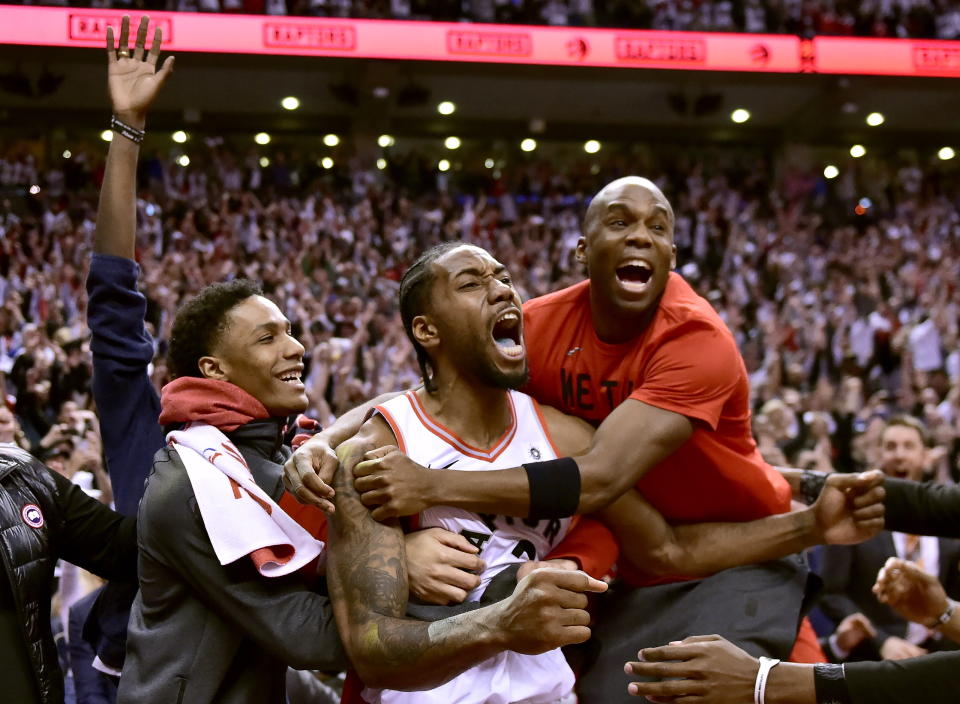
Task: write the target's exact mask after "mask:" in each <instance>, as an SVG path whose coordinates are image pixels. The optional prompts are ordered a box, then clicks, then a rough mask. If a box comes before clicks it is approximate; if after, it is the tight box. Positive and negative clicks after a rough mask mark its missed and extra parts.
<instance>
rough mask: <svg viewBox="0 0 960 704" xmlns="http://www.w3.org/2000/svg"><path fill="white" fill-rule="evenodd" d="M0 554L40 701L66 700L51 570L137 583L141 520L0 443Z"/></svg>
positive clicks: (26, 455)
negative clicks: (61, 563)
mask: <svg viewBox="0 0 960 704" xmlns="http://www.w3.org/2000/svg"><path fill="white" fill-rule="evenodd" d="M0 558H2V560H3V568H4V573H5V576H6V578H7V579H8V580H9V581H10V587H11V591H12V592H13V598H14V602H15V604H16V609H17V613H18V614H19V615H20V621H21V623H22V624H23V643H24V646H25V647H26V648H27V651H28V655H29V659H30V662H31V664H32V665H33V676H34V678H35V682H36V684H37V692H38V694H39V699H38V702H42V704H52V703H59V702H62V701H63V674H62V673H61V672H60V666H59V664H58V662H57V651H56V647H55V646H54V642H53V634H52V633H51V630H50V598H51V596H52V590H53V581H54V578H53V570H54V567H56V564H57V560H58V559H59V558H63V559H64V560H67V561H68V562H72V563H73V564H75V565H78V566H80V567H82V568H84V569H86V570H89V571H90V572H93V573H95V574H98V575H100V576H101V577H106V578H108V579H120V580H135V579H136V576H137V571H136V570H137V544H136V521H135V519H133V518H125V517H123V516H121V515H120V514H118V513H116V512H114V511H112V510H110V509H109V508H108V507H106V506H104V505H103V504H101V503H100V502H99V501H96V500H94V499H92V498H90V497H89V496H87V495H86V494H85V493H84V492H83V490H82V489H80V487H78V486H75V485H74V484H71V483H70V481H69V480H67V479H66V478H64V477H62V476H61V475H59V474H57V473H56V472H54V471H52V470H50V469H48V468H47V467H46V466H45V465H43V464H42V463H41V462H39V461H38V460H36V459H34V458H33V457H32V456H31V455H29V454H28V453H26V452H24V451H22V450H20V449H19V448H16V447H13V446H11V445H0Z"/></svg>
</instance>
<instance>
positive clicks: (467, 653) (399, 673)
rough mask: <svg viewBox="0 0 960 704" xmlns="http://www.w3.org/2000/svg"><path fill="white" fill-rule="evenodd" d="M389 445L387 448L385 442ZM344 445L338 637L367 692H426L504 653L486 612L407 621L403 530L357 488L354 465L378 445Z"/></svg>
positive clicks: (338, 480) (336, 554)
mask: <svg viewBox="0 0 960 704" xmlns="http://www.w3.org/2000/svg"><path fill="white" fill-rule="evenodd" d="M380 444H383V443H380ZM374 446H376V445H375V444H372V443H371V442H370V441H369V440H368V439H365V438H363V437H362V436H361V437H358V438H357V439H355V440H354V441H348V442H347V443H345V444H344V445H342V446H341V447H340V448H339V450H338V454H339V455H340V469H339V470H338V471H337V475H336V477H335V479H334V488H335V489H336V499H335V502H336V506H337V511H336V513H334V514H333V515H332V516H331V523H330V558H329V559H330V562H329V565H328V572H327V575H328V583H329V587H330V595H331V599H332V601H333V605H334V611H335V613H336V617H337V625H338V627H339V629H340V635H341V638H342V639H343V642H344V645H345V647H346V649H347V652H348V654H349V655H350V657H351V660H352V661H353V664H354V666H355V667H356V669H357V670H358V672H359V673H360V675H361V677H362V679H363V680H364V682H365V684H367V685H368V686H375V687H376V686H379V687H389V688H391V689H427V688H430V687H434V686H437V685H439V684H441V683H443V682H445V681H446V680H448V679H450V678H451V677H453V676H455V675H457V674H459V673H460V672H462V671H463V670H465V669H467V668H468V667H470V666H471V665H473V664H475V663H477V662H479V661H480V660H483V659H485V658H486V657H489V656H490V655H492V654H494V653H495V652H497V651H498V650H499V648H498V647H496V646H495V645H494V640H495V639H494V638H493V637H492V629H490V628H489V626H488V625H487V624H486V623H485V620H486V619H487V618H488V617H489V612H487V613H481V612H486V610H485V609H484V610H480V611H475V612H472V613H470V614H465V615H463V616H461V617H455V618H451V619H447V620H445V621H439V622H436V623H433V624H429V623H425V622H421V621H415V620H412V619H407V618H404V614H405V612H406V607H407V598H408V590H407V571H406V555H405V552H404V540H403V534H402V532H401V530H400V527H399V525H398V524H397V523H396V522H394V523H392V524H391V523H387V524H383V523H379V522H377V521H375V520H374V519H373V518H372V517H371V516H370V513H369V511H367V509H366V507H365V506H364V505H363V504H362V503H361V502H360V498H359V496H358V494H357V492H356V490H355V489H354V487H353V467H354V466H355V465H356V464H357V463H358V462H359V461H360V460H361V459H362V457H363V453H364V452H365V451H367V450H369V449H371V448H372V447H374Z"/></svg>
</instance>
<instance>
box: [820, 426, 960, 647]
mask: <svg viewBox="0 0 960 704" xmlns="http://www.w3.org/2000/svg"><path fill="white" fill-rule="evenodd" d="M880 443H881V447H880V463H881V469H882V470H883V471H884V473H885V474H886V475H887V476H888V477H893V478H896V479H907V480H911V481H920V480H921V479H922V477H923V470H924V467H925V466H926V459H927V445H926V432H925V429H924V427H923V425H922V424H921V423H920V421H918V420H916V419H915V418H911V417H908V416H899V417H895V418H893V419H891V420H890V422H889V423H888V424H887V427H886V428H885V429H884V431H883V434H882V435H881V439H880ZM891 557H899V558H902V559H904V560H908V561H910V562H914V563H916V564H917V565H918V566H920V567H921V568H922V569H923V570H924V571H925V572H926V573H927V574H929V575H931V576H933V577H936V578H937V579H939V580H940V582H941V583H942V584H943V585H944V587H945V589H946V591H947V594H948V595H949V596H951V597H953V598H957V597H960V571H958V569H957V565H958V561H960V541H957V540H952V539H949V538H936V537H932V536H917V535H913V534H910V533H900V532H891V531H883V532H881V533H879V534H878V535H876V536H875V537H873V538H871V539H870V540H867V541H866V542H864V543H861V544H860V545H852V546H846V545H845V546H839V545H835V546H828V547H826V548H824V553H823V562H822V566H821V574H822V576H823V579H824V583H825V591H824V597H823V600H822V602H821V608H822V610H823V612H824V613H825V614H826V615H827V616H828V617H829V618H830V619H831V620H833V621H834V623H837V624H838V623H840V622H841V621H842V620H843V619H845V618H847V617H848V616H851V615H852V614H857V613H860V614H863V615H864V616H865V617H866V618H867V619H869V620H870V622H871V623H872V625H873V629H874V630H875V631H876V633H875V635H873V636H872V637H868V638H865V639H864V640H863V641H862V642H861V643H860V644H859V645H857V646H856V647H854V648H853V649H852V650H850V651H846V650H845V649H844V648H843V647H842V646H841V645H840V643H839V640H838V638H837V635H836V633H835V634H834V635H833V636H831V637H830V640H829V645H830V650H832V651H833V652H832V655H833V656H835V658H836V659H837V660H851V661H856V660H902V659H905V658H910V657H916V656H918V655H923V654H925V653H927V652H931V651H935V650H940V649H941V647H942V646H941V640H940V637H939V634H934V633H933V632H932V631H931V630H930V629H928V628H926V627H925V626H922V625H920V624H917V623H909V622H908V621H906V620H904V619H903V618H901V617H900V616H899V615H898V614H896V613H895V612H894V611H893V610H892V609H891V608H890V607H889V606H887V605H885V604H881V603H880V602H879V601H878V600H877V598H876V596H875V595H874V594H873V591H872V589H873V585H874V582H876V579H877V573H878V572H879V571H880V569H881V568H882V567H883V565H884V563H885V562H886V561H887V559H888V558H891Z"/></svg>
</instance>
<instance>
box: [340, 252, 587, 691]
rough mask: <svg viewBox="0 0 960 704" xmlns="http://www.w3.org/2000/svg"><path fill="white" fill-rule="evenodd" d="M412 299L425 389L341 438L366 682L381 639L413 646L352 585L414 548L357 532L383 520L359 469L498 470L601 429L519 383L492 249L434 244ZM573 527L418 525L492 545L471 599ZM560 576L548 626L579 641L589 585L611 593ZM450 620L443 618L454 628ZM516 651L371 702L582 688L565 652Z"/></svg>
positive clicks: (355, 626) (506, 283)
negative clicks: (395, 454)
mask: <svg viewBox="0 0 960 704" xmlns="http://www.w3.org/2000/svg"><path fill="white" fill-rule="evenodd" d="M400 308H401V316H402V317H403V322H404V326H405V328H406V330H407V333H408V335H409V337H410V339H411V342H412V343H413V345H414V348H415V350H416V353H417V358H418V360H419V362H420V365H421V368H422V370H423V377H424V386H423V387H422V388H420V389H417V390H415V391H410V392H408V393H407V394H404V395H400V396H397V397H395V398H393V399H391V400H390V401H388V402H386V403H384V404H382V405H381V406H378V407H377V408H376V412H375V413H374V414H373V415H372V416H371V417H370V418H369V419H368V420H367V421H366V422H365V423H364V424H363V426H362V428H361V429H360V432H359V434H358V435H357V436H356V438H355V439H354V440H352V441H348V442H347V443H344V445H342V446H341V448H340V451H339V454H340V457H341V461H342V462H341V468H340V470H339V472H338V474H337V478H336V481H335V486H336V491H337V493H336V498H335V503H336V506H337V511H336V513H335V514H334V515H333V516H332V517H331V530H332V531H333V532H332V534H331V541H330V543H331V555H330V566H329V581H330V584H331V596H332V599H333V603H334V608H335V612H336V615H337V621H338V625H339V627H340V632H341V636H342V638H343V640H344V645H345V647H346V648H347V652H348V654H350V656H351V658H352V659H353V660H354V664H355V665H356V666H357V669H358V670H360V674H361V675H362V677H363V678H364V680H365V681H366V683H367V684H368V685H370V684H373V683H375V681H376V680H377V679H378V672H377V670H378V667H377V663H376V662H372V660H373V659H372V658H371V657H369V653H368V652H366V651H368V649H369V648H370V647H371V646H377V647H379V648H380V652H381V653H382V652H384V650H385V646H387V645H389V646H390V647H391V649H392V655H393V657H397V658H404V657H407V655H406V654H405V653H403V652H398V651H400V650H402V648H403V644H402V643H393V642H391V640H390V636H389V635H386V634H384V633H383V632H382V630H381V629H378V628H371V620H372V619H371V615H370V611H371V609H374V608H375V607H374V606H373V605H370V604H368V603H365V602H364V600H363V599H359V598H357V597H358V595H357V593H356V591H355V590H353V589H352V587H353V586H354V585H355V584H356V582H357V581H358V580H363V579H365V578H366V577H368V576H369V575H370V574H371V572H378V573H382V572H383V571H384V570H383V566H388V567H389V568H390V569H391V570H393V569H397V568H399V566H400V565H402V559H400V558H402V555H398V554H392V555H389V554H385V552H384V550H383V548H382V542H381V543H379V544H378V548H379V552H377V550H376V549H374V548H370V547H369V545H370V544H371V543H372V539H370V538H368V539H367V540H366V542H363V540H362V539H358V538H357V535H358V533H359V534H360V535H362V534H363V530H364V529H367V530H374V528H372V527H370V526H369V524H368V523H367V522H366V521H370V522H372V519H370V518H369V516H368V515H367V514H366V510H365V509H363V507H362V506H360V505H359V501H358V499H357V498H356V492H355V490H354V489H353V475H352V470H353V467H354V466H356V464H357V463H358V462H359V461H360V460H361V459H364V457H366V458H369V457H372V456H378V455H379V454H381V453H384V452H388V451H390V450H392V449H394V447H392V446H399V448H400V449H401V450H403V451H404V452H407V453H409V454H410V456H411V457H412V458H414V459H415V460H416V461H417V462H420V463H422V464H423V465H425V466H429V467H434V468H437V469H454V470H462V471H486V470H490V469H496V468H499V467H506V466H511V463H514V464H516V463H518V462H525V461H531V460H541V459H542V460H547V459H552V458H556V457H560V456H566V455H569V453H571V452H577V451H582V450H583V449H585V448H586V447H588V446H589V444H590V441H591V438H592V435H593V429H592V428H591V427H590V426H589V425H588V424H587V423H585V422H584V421H581V420H579V419H576V418H573V417H571V416H566V415H564V414H562V413H560V412H558V411H555V410H553V409H551V408H539V407H538V405H537V404H536V402H535V401H534V400H533V399H532V398H530V397H529V396H526V395H525V394H522V393H519V392H517V391H514V390H513V389H515V388H516V387H519V386H522V384H523V383H524V381H525V380H526V376H527V365H526V351H525V348H524V344H523V332H522V326H523V323H522V316H521V312H520V299H519V296H518V295H517V293H516V291H515V290H514V288H513V286H512V284H511V282H510V278H509V274H507V272H506V269H505V267H504V266H503V265H502V264H500V263H499V262H498V261H497V260H495V259H494V258H493V257H492V256H490V254H488V253H487V252H486V251H484V250H482V249H480V248H478V247H473V246H470V245H463V244H458V243H447V244H444V245H440V246H438V247H435V248H433V249H431V250H430V251H428V252H427V253H425V254H424V255H423V256H422V257H421V258H420V260H418V262H417V263H416V264H414V266H413V267H411V269H410V270H409V271H408V272H407V274H406V275H405V276H404V279H403V282H402V283H401V287H400ZM555 443H556V444H555ZM366 448H379V449H377V450H376V451H375V452H372V453H369V452H368V453H367V454H366V455H364V454H363V453H362V452H361V450H362V449H366ZM358 508H359V511H358V510H357V509H358ZM571 523H572V521H571V520H570V519H563V520H559V519H551V520H544V521H530V520H523V519H517V518H507V517H499V516H492V515H489V514H484V515H481V514H476V513H471V512H470V511H468V510H463V509H453V508H444V507H433V508H430V509H428V510H426V511H424V513H423V514H421V516H420V517H419V524H420V527H430V526H438V527H442V528H446V529H447V530H451V531H454V532H457V533H460V534H461V535H463V536H464V537H466V538H467V539H468V540H470V541H471V542H472V543H473V544H474V545H476V546H477V547H478V548H479V549H480V557H481V558H482V559H483V561H484V563H485V568H484V570H483V572H482V574H481V575H480V578H481V583H480V586H479V587H477V588H476V589H474V590H472V591H471V592H470V593H469V595H468V600H472V601H476V600H479V599H480V597H481V595H482V593H483V591H484V589H485V588H486V587H487V584H488V583H489V581H490V579H491V578H492V577H494V576H495V575H496V574H498V573H500V572H501V571H502V570H504V569H505V568H508V567H510V566H512V565H522V564H524V563H527V562H530V561H534V562H538V561H541V560H543V559H544V558H546V557H547V556H548V554H549V553H550V551H551V550H552V549H553V548H554V547H555V546H556V545H557V544H558V543H559V542H560V541H561V540H562V539H563V537H564V535H565V534H566V533H567V531H568V529H569V528H570V525H571ZM358 528H359V531H358ZM379 530H380V531H382V532H387V533H388V534H389V533H390V532H391V531H392V532H394V533H396V532H399V530H400V527H399V525H398V524H396V523H395V522H394V523H393V524H388V525H381V526H379ZM389 537H391V536H389V535H388V538H389ZM393 544H395V545H397V546H398V547H399V546H400V545H401V544H402V541H399V540H396V539H395V537H394V539H393ZM365 547H366V550H367V552H368V553H370V554H373V553H374V552H377V554H376V555H374V557H373V559H367V558H366V556H365V555H364V549H365ZM358 552H359V554H358ZM398 559H399V562H398ZM572 566H575V565H572ZM547 572H548V573H549V572H550V571H549V570H548V571H547ZM558 578H559V579H560V582H561V584H562V585H564V586H566V585H570V586H569V588H568V591H567V594H566V595H564V597H563V598H562V599H561V601H562V602H563V603H564V604H565V605H566V606H568V607H570V608H569V609H567V611H565V612H563V613H558V614H556V615H551V614H545V617H546V619H545V620H544V621H542V622H541V623H539V624H538V627H541V628H558V627H559V628H568V629H572V630H571V633H572V634H576V635H577V637H579V636H580V635H581V634H582V631H581V630H580V629H583V630H585V631H588V629H586V628H585V627H586V626H587V622H588V618H587V617H586V614H585V612H583V611H581V610H580V609H582V608H583V607H584V606H585V605H586V596H585V595H584V594H582V593H577V591H580V592H582V591H587V590H589V591H600V590H602V589H603V586H602V583H598V582H596V580H591V579H590V578H589V577H588V576H587V575H586V574H584V573H582V572H579V571H574V570H570V571H569V572H567V574H565V575H563V574H561V575H559V577H558ZM530 579H534V580H537V579H543V575H542V574H540V573H539V571H535V572H533V573H532V574H531V575H530V576H529V577H526V578H525V579H524V580H521V583H520V585H518V588H520V586H523V584H524V583H525V582H526V581H527V580H530ZM396 581H397V580H395V579H394V580H392V581H389V586H390V588H391V589H394V593H392V595H391V596H392V598H401V595H397V594H396V593H395V588H396ZM403 586H404V589H405V584H404V585H403ZM405 597H406V594H405V593H404V594H403V595H402V598H405ZM490 608H499V606H495V607H490ZM439 623H442V622H437V624H434V626H437V627H438V628H442V627H441V626H439V625H438V624H439ZM504 647H505V648H509V649H510V650H509V651H507V652H499V653H493V654H491V656H490V657H486V658H484V659H482V660H480V661H479V662H477V663H476V664H474V665H473V667H471V668H470V669H468V670H466V671H465V672H463V673H462V674H460V675H458V676H456V677H454V678H453V679H450V680H448V681H447V682H446V683H444V684H441V685H440V686H439V687H436V688H435V689H432V690H430V691H427V692H415V693H407V692H400V691H396V690H388V689H373V688H368V689H366V690H365V691H364V692H363V698H364V700H366V701H368V702H383V703H384V704H398V703H401V702H404V703H405V702H418V703H419V702H438V703H440V702H442V703H443V704H454V703H463V704H467V703H477V704H480V703H484V704H509V703H518V702H524V703H529V704H550V703H552V702H559V701H562V700H563V699H564V698H565V697H567V696H569V695H570V694H571V692H572V690H573V684H574V676H573V673H572V671H571V670H570V668H569V666H568V665H567V663H566V660H565V659H564V657H563V654H562V653H561V652H560V650H559V649H555V650H550V651H547V652H545V653H541V652H539V651H538V649H536V648H531V647H530V645H529V644H528V643H526V642H525V641H524V639H523V638H519V639H516V638H515V639H514V640H513V641H512V642H509V643H505V644H504ZM410 666H411V667H416V664H415V663H411V664H410Z"/></svg>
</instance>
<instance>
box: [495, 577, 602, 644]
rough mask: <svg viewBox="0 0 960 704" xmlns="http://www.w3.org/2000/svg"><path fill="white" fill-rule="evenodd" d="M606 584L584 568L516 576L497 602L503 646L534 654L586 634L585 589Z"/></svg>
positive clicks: (576, 640)
mask: <svg viewBox="0 0 960 704" xmlns="http://www.w3.org/2000/svg"><path fill="white" fill-rule="evenodd" d="M606 590H607V585H606V584H605V583H604V582H601V581H600V580H598V579H594V578H593V577H590V576H589V575H588V574H587V573H586V572H580V571H576V572H573V571H569V570H557V569H538V570H535V571H534V572H532V573H530V574H529V575H528V576H527V577H525V578H524V579H522V580H520V582H519V583H518V584H517V587H516V589H515V590H514V592H513V594H511V595H510V597H509V598H507V599H504V600H503V601H500V602H497V604H495V605H494V606H493V607H490V608H495V609H498V610H499V614H498V616H499V618H498V619H497V626H498V629H499V631H500V635H501V638H502V639H503V643H504V645H505V647H506V648H508V649H509V650H513V651H516V652H518V653H526V654H527V655H536V654H538V653H545V652H547V651H548V650H553V649H554V648H559V647H561V646H564V645H571V644H573V643H583V642H584V641H586V640H587V639H588V638H589V637H590V628H589V625H590V614H588V613H587V611H586V608H587V592H597V593H599V592H605V591H606Z"/></svg>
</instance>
